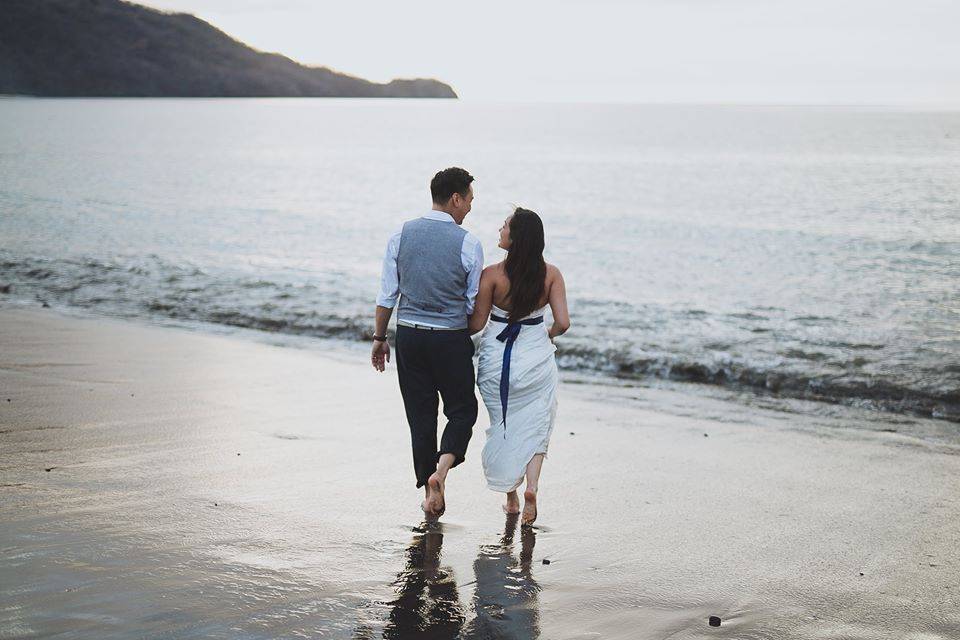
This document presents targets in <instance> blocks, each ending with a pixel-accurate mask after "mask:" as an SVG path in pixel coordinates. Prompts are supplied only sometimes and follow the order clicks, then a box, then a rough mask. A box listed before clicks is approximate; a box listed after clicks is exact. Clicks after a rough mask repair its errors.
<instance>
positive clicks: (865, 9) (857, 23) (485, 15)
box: [143, 0, 960, 104]
mask: <svg viewBox="0 0 960 640" xmlns="http://www.w3.org/2000/svg"><path fill="white" fill-rule="evenodd" d="M143 4H148V5H150V6H153V7H157V8H161V9H167V10H176V11H185V12H188V13H193V14H195V15H197V16H199V17H201V18H203V19H205V20H207V21H208V22H210V23H212V24H213V25H215V26H217V27H219V28H220V29H222V30H224V31H226V32H227V33H229V34H230V35H232V36H234V37H236V38H238V39H239V40H242V41H244V42H246V43H247V44H249V45H251V46H254V47H256V48H258V49H261V50H265V51H276V52H279V53H283V54H285V55H287V56H289V57H291V58H293V59H295V60H298V61H300V62H303V63H305V64H316V65H324V66H328V67H331V68H333V69H336V70H339V71H344V72H347V73H350V74H353V75H359V76H361V77H364V78H367V79H370V80H376V81H386V80H390V79H392V78H397V77H434V78H438V79H441V80H443V81H445V82H448V83H450V84H451V85H452V86H453V87H454V89H455V90H456V91H457V92H458V93H459V94H460V96H461V97H462V98H464V99H474V100H533V101H538V100H547V101H642V102H761V103H770V102H772V103H821V104H822V103H867V104H877V103H883V104H891V103H892V104H945V103H946V104H958V103H960V36H958V30H960V0H581V1H573V0H550V1H545V0H511V1H506V0H483V1H482V2H476V3H470V4H467V3H465V2H452V1H451V0H409V1H408V2H398V1H397V0H364V1H363V2H336V3H334V2H324V1H323V0H149V1H147V2H143Z"/></svg>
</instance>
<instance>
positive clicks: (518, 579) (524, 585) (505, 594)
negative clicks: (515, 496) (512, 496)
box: [464, 513, 540, 639]
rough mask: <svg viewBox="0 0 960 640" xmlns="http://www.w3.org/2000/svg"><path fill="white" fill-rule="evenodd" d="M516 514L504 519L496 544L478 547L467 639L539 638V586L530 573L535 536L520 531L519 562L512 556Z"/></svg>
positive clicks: (522, 530) (527, 530)
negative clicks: (500, 535)
mask: <svg viewBox="0 0 960 640" xmlns="http://www.w3.org/2000/svg"><path fill="white" fill-rule="evenodd" d="M518 518H519V514H516V513H513V514H509V515H507V522H506V526H505V528H504V531H503V537H502V538H501V539H500V543H499V544H491V545H484V546H482V547H480V554H479V555H478V556H477V559H476V561H475V562H474V563H473V572H474V574H475V575H476V578H477V587H476V593H475V595H474V598H473V606H474V609H475V612H476V617H475V618H474V619H473V621H472V622H471V623H470V625H469V627H468V629H467V633H466V634H465V635H464V637H466V638H491V639H493V638H496V639H500V638H503V639H507V638H536V637H538V636H539V635H540V610H539V598H538V595H539V593H540V585H538V584H537V581H536V580H534V579H533V575H532V573H531V571H530V565H531V560H532V558H533V547H534V545H535V544H536V542H537V534H536V532H535V530H534V529H533V528H531V527H523V528H521V529H520V558H519V560H518V559H517V558H516V556H514V549H513V540H514V534H515V532H516V530H517V519H518Z"/></svg>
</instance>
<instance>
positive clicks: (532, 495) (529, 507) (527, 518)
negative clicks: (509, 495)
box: [520, 489, 537, 527]
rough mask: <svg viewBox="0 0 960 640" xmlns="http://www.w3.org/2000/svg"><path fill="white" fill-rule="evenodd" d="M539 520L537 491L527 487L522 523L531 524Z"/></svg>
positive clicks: (524, 495)
mask: <svg viewBox="0 0 960 640" xmlns="http://www.w3.org/2000/svg"><path fill="white" fill-rule="evenodd" d="M536 520H537V491H536V489H533V490H531V489H527V490H526V491H524V492H523V518H522V519H521V521H520V522H521V524H522V525H523V526H525V527H529V526H531V525H532V524H533V523H534V522H536Z"/></svg>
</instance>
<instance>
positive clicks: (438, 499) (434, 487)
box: [427, 473, 447, 518]
mask: <svg viewBox="0 0 960 640" xmlns="http://www.w3.org/2000/svg"><path fill="white" fill-rule="evenodd" d="M427 484H428V485H430V497H429V498H427V502H428V503H429V504H428V506H429V508H430V511H432V512H433V514H434V515H435V516H436V517H438V518H439V517H440V516H442V515H443V512H444V511H446V509H447V503H446V500H445V499H444V497H443V489H444V486H443V485H444V478H441V477H440V474H439V473H434V474H433V475H432V476H430V479H429V480H427Z"/></svg>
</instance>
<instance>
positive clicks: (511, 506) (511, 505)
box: [503, 490, 520, 513]
mask: <svg viewBox="0 0 960 640" xmlns="http://www.w3.org/2000/svg"><path fill="white" fill-rule="evenodd" d="M503 512H504V513H520V498H518V497H517V492H516V490H513V491H511V492H510V493H508V494H507V503H506V504H505V505H503Z"/></svg>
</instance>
